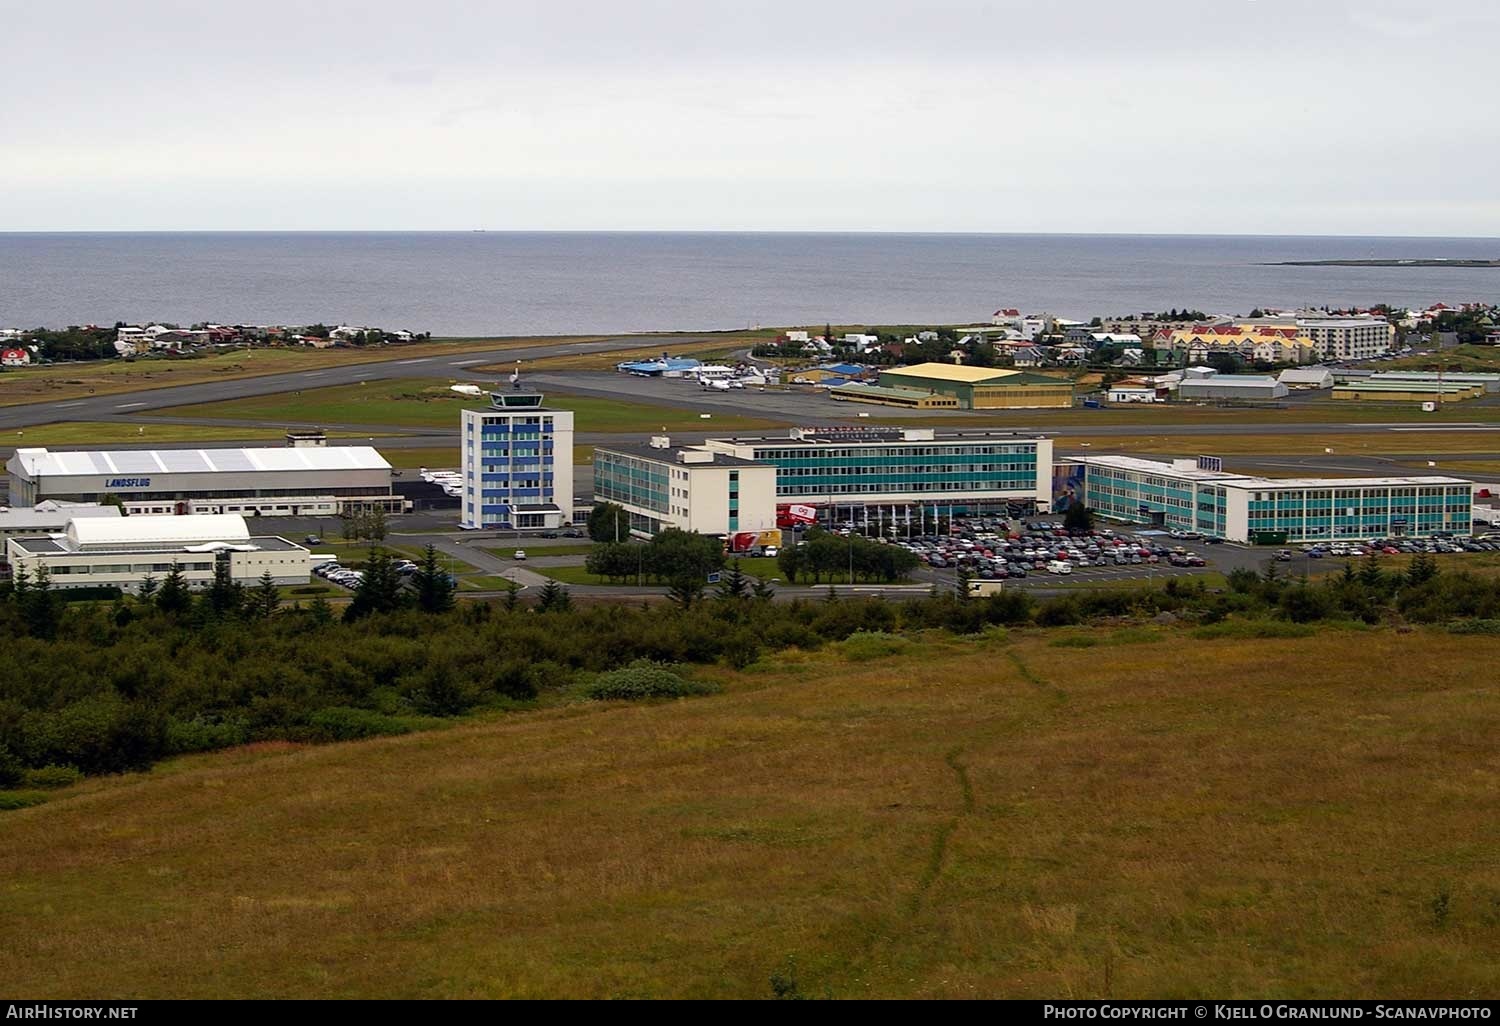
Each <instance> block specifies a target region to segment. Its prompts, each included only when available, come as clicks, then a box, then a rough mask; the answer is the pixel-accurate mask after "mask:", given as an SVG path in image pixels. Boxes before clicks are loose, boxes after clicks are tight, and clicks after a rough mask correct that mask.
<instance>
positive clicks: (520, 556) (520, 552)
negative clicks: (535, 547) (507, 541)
mask: <svg viewBox="0 0 1500 1026" xmlns="http://www.w3.org/2000/svg"><path fill="white" fill-rule="evenodd" d="M510 558H511V559H514V560H516V561H517V562H524V561H525V559H526V550H525V549H517V550H516V551H515V552H513V553H511V556H510Z"/></svg>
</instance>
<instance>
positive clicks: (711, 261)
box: [0, 232, 1500, 335]
mask: <svg viewBox="0 0 1500 1026" xmlns="http://www.w3.org/2000/svg"><path fill="white" fill-rule="evenodd" d="M1405 257H1413V258H1421V257H1469V258H1483V259H1493V258H1497V257H1500V240H1496V239H1432V238H1422V239H1401V238H1332V237H1330V238H1320V237H1312V236H1297V237H1286V238H1280V237H1272V236H1125V235H914V234H792V233H764V234H763V233H685V234H684V233H634V232H629V233H626V232H622V233H533V232H399V233H396V232H392V233H385V232H357V233H356V232H327V233H322V232H316V233H269V232H267V233H257V232H201V233H149V234H134V233H130V234H126V233H107V234H105V233H101V234H74V233H56V234H52V233H9V234H5V233H0V327H37V326H48V327H55V326H63V325H68V324H89V323H94V324H113V323H114V322H115V321H126V322H131V323H144V322H148V321H152V320H157V321H170V322H174V323H179V324H184V325H186V324H189V323H194V322H199V321H217V322H224V323H272V324H277V323H285V324H302V323H308V322H312V321H323V322H325V323H328V324H336V323H348V324H358V325H378V326H380V327H384V328H389V329H398V328H407V329H410V330H412V331H431V332H433V333H434V334H437V335H533V334H584V333H611V332H635V331H665V330H673V331H709V330H722V329H735V328H747V327H756V326H763V325H807V326H817V325H822V324H824V323H827V322H831V323H834V324H936V323H947V324H952V323H970V322H987V321H988V320H989V317H990V315H991V313H992V312H993V311H994V310H996V309H997V308H1001V307H1017V308H1019V309H1021V310H1022V311H1023V312H1046V313H1052V314H1056V315H1059V316H1066V317H1078V318H1087V317H1091V316H1093V315H1096V314H1098V315H1103V316H1109V315H1113V314H1125V313H1129V312H1133V311H1142V310H1164V309H1167V308H1169V307H1179V308H1191V309H1199V310H1204V311H1207V312H1210V313H1230V314H1235V313H1238V314H1244V313H1248V312H1249V311H1250V310H1251V309H1252V308H1254V307H1257V306H1261V307H1265V306H1273V307H1296V306H1307V305H1316V306H1323V305H1328V306H1348V305H1351V304H1359V305H1369V304H1372V303H1377V302H1388V303H1395V304H1401V305H1413V306H1423V307H1425V306H1426V305H1428V304H1430V303H1433V302H1436V301H1439V300H1441V301H1444V302H1447V303H1449V304H1455V303H1458V302H1464V301H1469V300H1487V301H1491V302H1495V301H1500V269H1484V268H1475V269H1459V268H1451V269H1450V268H1411V269H1401V268H1372V267H1275V266H1264V265H1265V264H1267V263H1269V262H1271V261H1278V260H1318V259H1340V258H1348V259H1372V258H1405Z"/></svg>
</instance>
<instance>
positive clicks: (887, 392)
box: [834, 381, 956, 402]
mask: <svg viewBox="0 0 1500 1026" xmlns="http://www.w3.org/2000/svg"><path fill="white" fill-rule="evenodd" d="M834 391H835V392H846V393H849V394H851V395H870V396H882V397H884V398H886V399H910V400H913V401H915V400H918V399H930V398H932V393H931V392H925V391H923V390H922V389H920V388H897V387H896V386H894V385H867V384H865V383H864V382H862V381H847V382H845V383H844V384H842V385H839V386H838V387H836V388H835V389H834ZM948 401H949V402H954V401H956V400H953V399H949V400H948Z"/></svg>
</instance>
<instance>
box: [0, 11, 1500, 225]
mask: <svg viewBox="0 0 1500 1026" xmlns="http://www.w3.org/2000/svg"><path fill="white" fill-rule="evenodd" d="M0 26H3V37H4V39H5V45H4V54H5V56H4V59H3V61H0V230H5V231H74V230H89V231H104V230H468V229H473V228H485V229H489V230H494V231H498V230H507V229H509V230H781V231H931V232H1085V233H1087V232H1152V233H1169V234H1175V233H1204V234H1219V233H1225V234H1349V235H1435V236H1482V237H1492V236H1500V133H1497V132H1496V131H1495V126H1496V123H1497V122H1496V104H1495V96H1496V94H1497V86H1496V84H1495V81H1494V77H1493V76H1494V64H1493V61H1492V60H1490V59H1488V58H1487V57H1485V56H1484V54H1486V53H1490V52H1493V49H1494V45H1495V41H1496V40H1500V4H1495V3H1494V2H1493V0H1423V2H1413V0H1130V2H1125V0H1071V2H1069V3H1066V4H1063V3H1051V2H1048V3H1042V2H1036V0H1029V2H1021V0H987V2H985V0H973V2H967V0H924V2H922V3H914V2H912V0H799V2H785V0H754V2H746V0H733V2H725V0H692V2H686V0H679V2H668V0H630V2H627V3H621V2H618V0H611V2H603V0H535V2H534V0H488V2H484V0H475V2H467V3H465V2H454V0H423V2H421V3H412V2H411V0H400V2H391V0H360V2H358V3H349V2H343V0H321V2H320V0H300V2H294V3H286V2H282V0H257V2H256V3H253V4H234V5H220V4H205V3H202V2H201V0H193V2H167V0H133V2H131V3H128V4H123V3H119V2H118V0H106V2H99V0H69V2H67V3H38V2H36V0H0ZM1482 40H1488V41H1489V42H1488V43H1487V44H1480V43H1478V42H1476V41H1482Z"/></svg>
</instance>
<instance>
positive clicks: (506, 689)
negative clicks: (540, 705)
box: [490, 659, 541, 702]
mask: <svg viewBox="0 0 1500 1026" xmlns="http://www.w3.org/2000/svg"><path fill="white" fill-rule="evenodd" d="M538 678H539V675H538V673H537V672H536V668H535V666H534V665H533V664H531V663H528V662H523V661H521V660H519V659H509V660H507V661H505V662H503V663H501V664H500V668H499V669H498V670H496V671H495V675H494V677H492V678H491V679H490V687H491V688H492V689H494V691H495V693H496V694H500V695H504V696H505V697H506V698H514V699H517V700H519V701H522V702H528V701H530V700H531V699H533V698H535V697H536V696H537V692H538V691H540V690H541V686H540V683H539V680H538Z"/></svg>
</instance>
